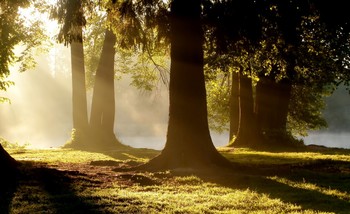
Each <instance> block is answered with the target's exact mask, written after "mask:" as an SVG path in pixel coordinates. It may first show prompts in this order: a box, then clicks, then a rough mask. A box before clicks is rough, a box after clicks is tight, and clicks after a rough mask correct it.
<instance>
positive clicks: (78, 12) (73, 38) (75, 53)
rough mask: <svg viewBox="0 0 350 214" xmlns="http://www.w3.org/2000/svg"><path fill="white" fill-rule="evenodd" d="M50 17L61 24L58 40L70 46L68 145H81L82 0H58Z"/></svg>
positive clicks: (84, 128) (83, 132)
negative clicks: (71, 120) (70, 86)
mask: <svg viewBox="0 0 350 214" xmlns="http://www.w3.org/2000/svg"><path fill="white" fill-rule="evenodd" d="M52 17H53V18H55V19H57V20H58V22H59V23H60V24H61V29H60V32H59V35H58V40H59V41H60V42H63V43H64V44H65V45H70V49H71V63H72V64H71V66H72V105H73V133H72V139H71V144H70V146H72V147H76V146H77V147H82V146H79V144H81V143H82V142H84V136H85V135H86V133H87V129H88V115H87V98H86V86H85V66H84V47H83V27H84V25H85V23H86V20H85V17H84V13H83V5H82V1H81V0H69V1H68V0H59V1H58V2H57V7H56V8H54V9H53V11H52ZM85 137H86V136H85ZM85 139H86V138H85Z"/></svg>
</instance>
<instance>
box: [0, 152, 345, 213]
mask: <svg viewBox="0 0 350 214" xmlns="http://www.w3.org/2000/svg"><path fill="white" fill-rule="evenodd" d="M218 150H219V151H220V152H221V153H222V154H223V155H224V156H225V157H226V158H228V159H229V160H230V161H232V162H233V163H234V167H233V169H232V170H217V169H216V170H215V169H212V170H207V171H195V170H191V169H177V170H173V171H164V172H137V171H136V172H135V171H132V172H130V171H123V170H122V169H123V168H125V167H127V166H133V165H136V164H139V163H142V162H145V161H147V160H148V159H149V158H152V157H153V156H155V155H157V154H158V153H159V151H155V150H149V149H132V148H130V149H127V150H123V151H108V152H101V153H92V152H84V151H74V150H67V149H50V150H26V149H21V150H15V149H14V150H10V153H11V155H12V156H13V157H14V158H15V159H17V160H18V161H20V162H21V163H22V165H21V173H20V175H19V177H18V181H17V182H16V184H15V185H14V186H13V188H10V190H11V191H9V192H8V193H7V195H6V200H3V201H2V202H0V206H1V207H0V213H2V211H1V210H3V211H4V213H6V212H9V213H278V214H279V213H350V151H349V150H340V149H309V150H306V151H302V152H259V151H252V150H247V149H235V150H234V151H233V150H230V149H226V148H218Z"/></svg>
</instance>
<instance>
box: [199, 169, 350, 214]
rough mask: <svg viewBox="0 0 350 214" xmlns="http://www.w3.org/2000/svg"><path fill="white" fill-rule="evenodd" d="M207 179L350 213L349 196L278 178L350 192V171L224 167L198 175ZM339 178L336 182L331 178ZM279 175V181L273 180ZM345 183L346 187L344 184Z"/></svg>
mask: <svg viewBox="0 0 350 214" xmlns="http://www.w3.org/2000/svg"><path fill="white" fill-rule="evenodd" d="M196 175H197V176H198V177H199V178H201V179H202V180H203V181H206V182H212V183H216V184H218V185H220V186H224V187H228V188H232V189H241V190H246V189H250V190H252V191H255V192H257V193H260V194H266V195H268V196H269V197H270V198H275V199H280V200H281V201H283V202H284V203H291V204H295V205H298V206H300V207H301V209H303V210H313V211H318V212H332V213H333V212H335V213H349V210H350V200H349V198H340V197H337V196H334V195H331V194H325V193H324V192H322V191H319V190H317V189H312V188H310V189H308V188H302V187H298V186H294V185H291V184H288V183H283V182H279V181H278V179H281V180H283V179H287V180H290V181H291V182H299V183H303V182H304V183H310V184H313V185H316V186H319V187H323V188H331V189H334V190H337V191H342V192H345V193H347V195H348V197H350V194H349V192H348V189H347V190H346V188H348V187H349V183H350V182H349V181H350V175H349V174H347V175H346V174H342V175H339V174H323V173H321V174H320V173H315V172H312V171H309V170H306V169H288V168H285V169H277V170H272V169H271V168H269V169H266V170H264V169H254V168H249V167H248V168H245V167H242V166H239V167H235V169H234V170H220V171H216V172H211V173H210V174H208V173H199V174H196ZM332 176H333V178H335V179H334V180H335V181H333V182H330V181H329V178H330V177H332ZM271 177H273V178H276V180H274V179H271ZM342 186H345V187H342Z"/></svg>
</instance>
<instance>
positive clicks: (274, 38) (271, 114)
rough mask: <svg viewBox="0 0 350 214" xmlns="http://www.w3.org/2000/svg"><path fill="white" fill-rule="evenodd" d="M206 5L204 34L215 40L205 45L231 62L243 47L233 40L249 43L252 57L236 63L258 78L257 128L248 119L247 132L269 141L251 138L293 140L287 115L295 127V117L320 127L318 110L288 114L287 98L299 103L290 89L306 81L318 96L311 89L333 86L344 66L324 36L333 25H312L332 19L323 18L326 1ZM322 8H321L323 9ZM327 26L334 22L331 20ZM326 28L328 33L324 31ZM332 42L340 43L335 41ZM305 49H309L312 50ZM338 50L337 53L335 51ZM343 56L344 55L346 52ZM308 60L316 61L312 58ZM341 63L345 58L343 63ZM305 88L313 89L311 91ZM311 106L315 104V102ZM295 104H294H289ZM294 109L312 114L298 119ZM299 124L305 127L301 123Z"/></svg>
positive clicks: (210, 39) (244, 143)
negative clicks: (324, 2)
mask: <svg viewBox="0 0 350 214" xmlns="http://www.w3.org/2000/svg"><path fill="white" fill-rule="evenodd" d="M208 5H209V6H207V8H208V10H207V11H208V13H207V14H208V15H207V16H205V18H206V21H207V23H208V26H209V27H208V30H206V32H208V33H207V34H208V37H209V39H208V41H210V42H212V43H214V44H213V45H207V46H208V47H209V49H208V50H209V52H214V54H215V53H217V54H221V55H222V54H225V55H229V56H231V57H229V58H231V59H232V60H235V59H234V56H237V54H238V55H239V52H240V51H239V50H240V49H242V48H237V47H236V46H235V44H236V43H237V41H239V40H241V39H246V40H247V41H249V42H250V44H249V45H248V46H243V48H244V49H245V50H246V51H248V53H249V55H250V56H251V57H250V58H249V59H248V60H247V59H246V60H245V62H244V60H243V61H239V62H237V61H236V62H235V63H239V64H241V66H244V65H245V66H244V69H243V70H244V71H245V72H247V69H253V72H248V74H249V73H251V75H253V76H256V77H258V78H259V81H258V82H257V86H256V88H255V95H254V97H255V99H256V100H255V109H254V111H255V112H254V113H255V114H256V120H257V121H256V122H258V124H257V125H258V129H255V128H253V129H251V127H255V125H253V124H254V122H249V124H250V127H247V128H248V129H249V132H250V133H255V132H256V131H254V130H257V131H258V132H263V134H264V135H265V138H268V140H267V141H265V142H263V139H262V138H261V135H259V134H258V135H257V136H258V137H259V138H260V139H257V140H255V142H257V143H258V142H259V141H261V142H260V144H265V143H268V142H271V141H275V142H279V143H280V142H286V141H289V139H291V138H290V137H289V136H290V134H289V131H288V129H290V128H291V126H288V125H287V124H288V123H287V122H288V118H290V119H292V120H290V121H291V122H292V123H290V124H294V125H296V123H295V122H296V121H299V123H300V124H301V123H304V124H305V122H306V123H309V124H311V123H316V124H319V125H321V126H322V125H324V121H322V120H320V119H319V117H320V115H319V114H315V113H316V112H318V113H320V108H318V110H317V111H316V112H315V108H309V107H308V108H305V109H306V111H305V109H300V110H296V109H293V114H289V112H292V111H291V109H290V106H291V102H292V101H293V102H296V103H297V102H299V101H298V97H296V96H295V94H296V93H295V92H294V91H293V88H294V90H299V89H300V87H297V86H298V85H300V84H306V85H308V86H309V87H310V88H313V92H312V94H313V95H314V96H316V97H318V98H317V99H318V100H319V96H318V95H317V94H315V93H316V92H318V93H323V92H322V87H327V86H328V85H329V84H333V83H334V80H335V78H336V76H337V74H340V73H342V72H339V71H340V70H342V69H343V68H344V67H346V66H340V67H339V66H337V65H336V63H335V62H334V59H337V58H338V59H339V58H340V57H337V54H334V53H335V52H334V50H335V47H333V48H329V47H328V46H329V44H332V43H334V39H333V41H332V39H331V40H329V39H330V38H329V37H325V36H326V35H327V34H329V29H331V28H329V25H328V24H327V25H328V27H326V28H322V25H316V24H315V23H322V22H326V23H330V22H332V21H331V19H330V20H328V22H327V18H326V17H327V16H325V15H324V14H326V15H327V11H326V9H325V7H324V5H322V3H321V7H320V5H319V3H315V5H313V4H311V5H310V4H308V3H306V2H302V1H289V2H274V1H263V2H256V1H224V2H221V1H214V2H212V4H210V3H209V4H208ZM322 7H324V8H323V9H322ZM316 8H319V10H316ZM333 9H334V8H333ZM333 11H335V10H333ZM343 12H344V11H342V10H341V14H342V15H341V16H342V17H343V20H342V21H344V20H346V17H344V14H343ZM320 14H321V15H320ZM328 15H329V13H328ZM305 17H307V18H305ZM322 17H323V18H322ZM319 20H321V21H319ZM338 21H339V20H338ZM339 23H340V21H339ZM331 24H333V25H334V23H331ZM324 31H325V32H326V33H322V32H324ZM337 35H338V36H337ZM339 35H342V34H341V33H340V34H339V28H338V34H337V33H335V34H333V36H332V38H337V37H339ZM322 36H323V37H322ZM310 37H311V38H312V39H311V41H310ZM335 40H337V41H339V39H335ZM252 47H253V49H252ZM307 47H309V48H310V47H312V48H313V49H312V50H311V51H310V49H308V48H307ZM337 52H338V53H339V49H338V50H337ZM301 53H303V54H301ZM338 55H339V54H338ZM343 55H345V54H344V52H343ZM218 58H220V57H218ZM343 58H344V57H343ZM312 60H315V61H314V62H311V61H312ZM306 61H307V63H306ZM345 61H346V60H343V64H344V62H345ZM247 62H248V63H251V62H252V63H253V64H252V66H253V67H251V65H249V66H248V67H247V65H246V63H247ZM228 64H229V65H232V64H234V63H228ZM316 64H319V66H317V65H316ZM315 65H316V66H315ZM238 70H240V69H238ZM330 70H331V72H330ZM311 74H317V75H318V77H319V79H318V80H316V79H315V78H314V77H313V76H312V75H311ZM242 77H243V76H242ZM245 88H247V87H245ZM248 88H250V87H248ZM243 89H244V88H243ZM309 92H311V91H310V90H309ZM232 94H233V93H232ZM293 94H294V95H293ZM243 97H247V96H242V95H241V96H240V98H241V101H244V99H242V98H243ZM249 97H252V95H249ZM292 98H293V99H292ZM300 98H302V97H300ZM300 100H301V99H300ZM304 101H305V99H304ZM308 101H309V103H312V102H314V101H316V100H315V99H310V100H308ZM313 104H314V105H318V104H319V101H317V102H314V103H313ZM249 106H250V105H249ZM297 106H298V105H293V107H297ZM318 106H319V105H318ZM299 107H300V106H299ZM310 107H311V106H310ZM246 110H247V109H245V110H244V111H246ZM296 112H300V113H301V112H304V113H305V112H308V113H309V114H308V115H309V116H310V118H305V119H302V117H300V114H295V113H296ZM310 113H311V114H310ZM288 115H290V116H291V117H288ZM240 116H241V117H242V118H241V119H244V118H245V119H244V121H247V120H248V121H251V120H250V119H248V117H244V114H240ZM304 116H306V114H304ZM293 118H294V120H293ZM311 118H312V119H311ZM317 118H318V119H317ZM253 121H254V120H253ZM241 127H244V126H241ZM300 127H301V126H299V128H300ZM303 127H306V126H305V125H303ZM239 133H240V132H239V131H238V134H239ZM252 135H254V134H250V135H247V136H250V137H252ZM236 137H237V136H236ZM239 139H242V138H240V137H238V138H236V145H237V146H238V145H239V144H240V145H245V146H251V145H252V142H250V141H252V139H245V138H243V139H244V140H239ZM266 146H267V145H266Z"/></svg>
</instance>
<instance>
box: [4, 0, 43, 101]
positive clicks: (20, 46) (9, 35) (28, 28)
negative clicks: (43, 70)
mask: <svg viewBox="0 0 350 214" xmlns="http://www.w3.org/2000/svg"><path fill="white" fill-rule="evenodd" d="M38 5H41V7H38ZM45 5H46V4H44V2H43V1H41V0H37V1H31V0H16V1H11V0H3V1H1V2H0V90H6V89H7V88H8V87H9V86H10V85H12V84H13V82H11V81H6V78H7V77H8V76H9V74H10V67H11V66H12V65H14V64H15V63H18V66H19V70H20V71H25V70H28V69H30V68H32V67H33V66H34V65H35V61H34V55H35V52H36V51H38V50H43V49H40V48H38V47H39V46H40V45H41V44H42V43H43V41H44V40H45V39H46V37H47V36H46V35H45V34H44V33H43V30H42V28H41V26H42V21H41V20H31V19H28V17H25V15H24V14H23V13H21V12H23V10H24V8H27V9H28V8H29V7H30V8H29V9H28V10H29V11H30V12H31V13H30V14H29V15H33V14H35V13H37V12H38V11H39V10H40V8H44V7H45ZM3 101H7V99H6V98H3V97H0V102H3Z"/></svg>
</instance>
